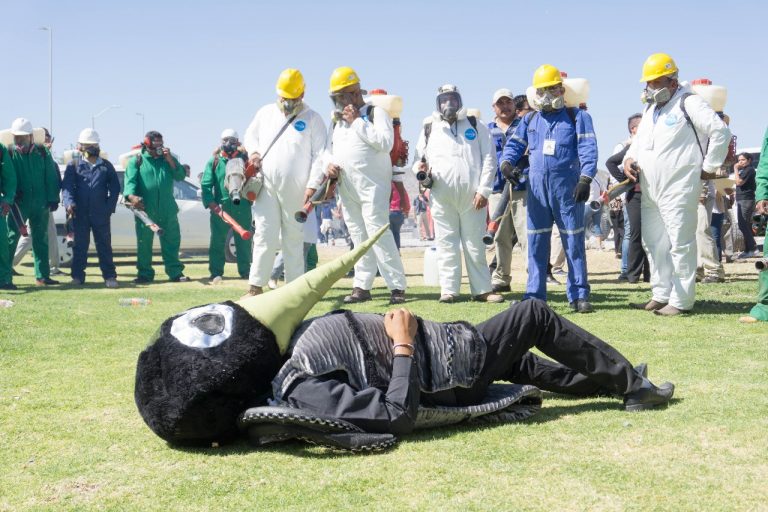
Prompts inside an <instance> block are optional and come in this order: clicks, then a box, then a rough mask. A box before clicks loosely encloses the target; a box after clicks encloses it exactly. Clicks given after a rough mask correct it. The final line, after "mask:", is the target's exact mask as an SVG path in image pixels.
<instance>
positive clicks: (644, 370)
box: [634, 363, 648, 379]
mask: <svg viewBox="0 0 768 512" xmlns="http://www.w3.org/2000/svg"><path fill="white" fill-rule="evenodd" d="M634 370H635V373H636V374H638V375H640V376H641V377H642V378H644V379H647V378H648V363H640V364H639V365H637V366H635V368H634Z"/></svg>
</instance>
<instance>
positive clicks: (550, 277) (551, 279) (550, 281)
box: [547, 274, 560, 285]
mask: <svg viewBox="0 0 768 512" xmlns="http://www.w3.org/2000/svg"><path fill="white" fill-rule="evenodd" d="M547 284H557V285H559V284H560V281H558V280H557V279H555V276H553V275H552V274H547Z"/></svg>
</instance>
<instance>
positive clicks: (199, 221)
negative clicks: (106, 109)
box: [53, 167, 237, 267]
mask: <svg viewBox="0 0 768 512" xmlns="http://www.w3.org/2000/svg"><path fill="white" fill-rule="evenodd" d="M116 170H117V177H118V179H119V180H120V189H121V190H122V189H123V186H124V178H125V170H124V169H122V168H120V167H117V169H116ZM62 171H63V170H62ZM200 195H201V190H200V187H199V186H197V185H196V184H195V183H193V182H192V181H191V180H189V179H185V180H184V181H176V182H174V184H173V197H174V198H175V199H176V204H178V205H179V226H180V227H181V248H180V250H181V251H182V252H200V251H205V252H207V251H208V243H209V239H210V233H211V228H210V220H209V217H210V213H209V212H208V210H207V209H206V208H205V207H203V203H202V201H201V199H200ZM53 219H54V221H55V222H56V234H57V240H58V243H59V260H60V265H61V266H63V267H68V266H69V265H70V264H71V263H72V247H71V246H70V245H69V243H68V242H67V228H66V212H65V211H64V208H59V209H58V210H56V212H55V213H54V214H53ZM234 236H237V235H236V234H235V233H234V232H233V231H232V230H229V233H227V239H226V242H225V244H226V247H225V249H224V255H225V258H226V260H227V261H228V262H234V261H237V259H236V252H235V251H236V249H235V241H234V238H233V237H234ZM112 249H113V251H114V252H115V254H135V253H136V229H135V224H134V216H133V213H132V212H131V211H130V210H129V209H128V208H127V207H126V206H124V205H123V195H122V194H120V197H119V198H118V201H117V208H116V210H115V213H114V215H112ZM154 251H155V252H156V253H159V252H160V242H159V240H156V241H155V244H154ZM90 253H92V254H94V255H95V254H96V247H95V245H94V244H93V243H91V246H90Z"/></svg>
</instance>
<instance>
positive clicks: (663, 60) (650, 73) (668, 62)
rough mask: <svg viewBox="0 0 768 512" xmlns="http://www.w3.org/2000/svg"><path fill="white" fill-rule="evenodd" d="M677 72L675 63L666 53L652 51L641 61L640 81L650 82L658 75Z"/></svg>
mask: <svg viewBox="0 0 768 512" xmlns="http://www.w3.org/2000/svg"><path fill="white" fill-rule="evenodd" d="M672 73H677V64H675V61H674V60H672V57H670V56H669V55H667V54H666V53H654V54H653V55H651V56H650V57H648V58H647V59H645V62H644V63H643V76H642V78H640V81H641V82H650V81H651V80H656V79H657V78H659V77H662V76H666V75H671V74H672Z"/></svg>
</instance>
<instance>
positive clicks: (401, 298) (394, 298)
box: [389, 290, 405, 304]
mask: <svg viewBox="0 0 768 512" xmlns="http://www.w3.org/2000/svg"><path fill="white" fill-rule="evenodd" d="M389 303H390V304H403V303H405V290H392V293H391V294H390V295H389Z"/></svg>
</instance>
